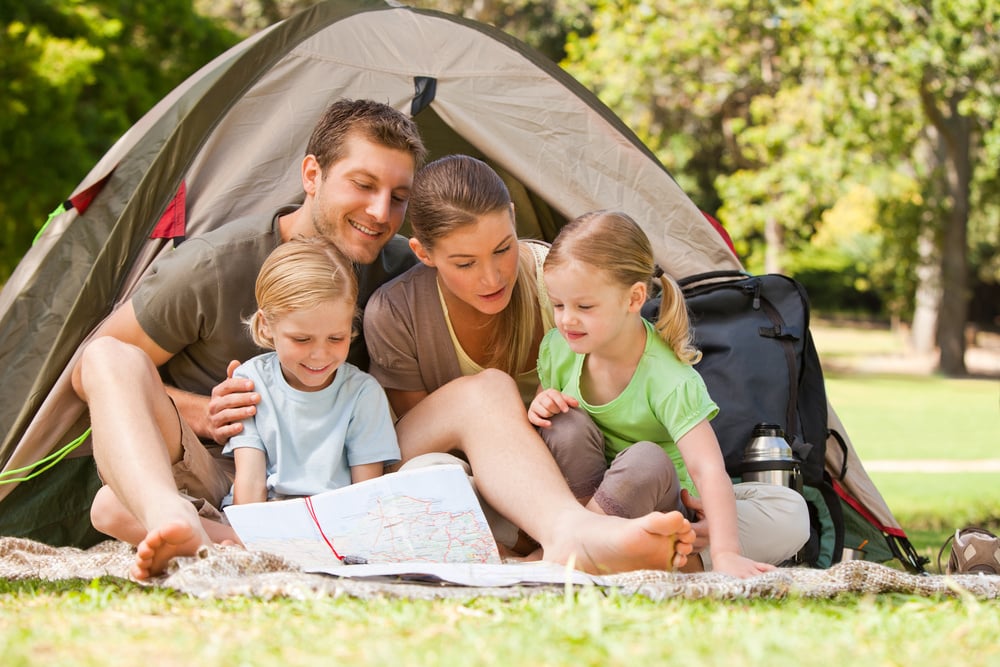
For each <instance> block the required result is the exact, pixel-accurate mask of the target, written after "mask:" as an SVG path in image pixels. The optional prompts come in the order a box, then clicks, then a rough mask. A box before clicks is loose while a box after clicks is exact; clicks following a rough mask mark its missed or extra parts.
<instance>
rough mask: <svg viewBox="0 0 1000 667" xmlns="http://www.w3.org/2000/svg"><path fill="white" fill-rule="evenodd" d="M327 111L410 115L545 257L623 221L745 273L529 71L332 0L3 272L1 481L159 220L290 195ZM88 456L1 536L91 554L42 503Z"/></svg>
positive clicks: (160, 118)
mask: <svg viewBox="0 0 1000 667" xmlns="http://www.w3.org/2000/svg"><path fill="white" fill-rule="evenodd" d="M340 97H349V98H361V97H365V98H371V99H375V100H378V101H381V102H385V103H388V104H390V105H392V106H393V107H395V108H397V109H399V110H401V111H403V112H413V113H414V114H415V115H414V119H415V120H416V122H417V124H418V125H419V127H420V130H421V134H422V135H423V137H424V140H425V142H426V144H427V146H428V149H429V152H430V158H431V159H433V158H435V157H439V156H441V155H445V154H449V153H459V152H461V153H469V154H472V155H476V156H478V157H480V158H482V159H484V160H486V161H488V162H489V163H490V164H491V165H493V166H494V168H496V169H497V171H498V172H499V173H500V174H501V176H503V177H504V179H505V181H506V182H507V184H508V186H509V187H510V189H511V193H512V196H513V198H514V201H515V207H516V211H517V223H518V231H519V233H520V234H521V235H522V236H524V237H532V238H541V239H544V240H549V241H551V240H552V239H553V238H554V237H555V235H556V233H557V232H558V230H559V227H560V226H561V225H562V224H564V223H565V221H566V220H568V219H571V218H573V217H575V216H577V215H579V214H581V213H584V212H586V211H590V210H594V209H604V208H618V209H622V210H625V211H627V212H628V213H630V214H631V215H632V216H633V217H634V218H635V219H636V220H637V221H638V222H639V224H640V225H641V226H642V228H643V229H644V230H645V231H646V233H647V234H648V235H649V237H650V240H651V242H652V244H653V248H654V254H655V256H656V260H657V263H658V264H659V265H660V266H662V267H663V268H664V270H665V271H666V272H667V273H669V274H670V275H672V276H674V277H677V278H679V277H683V276H686V275H691V274H695V273H702V272H705V271H709V270H720V269H740V268H741V266H740V262H739V260H738V258H737V257H736V255H735V253H734V252H733V251H732V248H731V245H730V242H729V240H728V236H725V237H724V235H722V234H720V233H719V232H717V231H716V229H715V228H714V227H713V225H712V224H710V220H709V219H707V218H706V217H705V216H704V215H703V214H702V213H701V212H700V211H699V210H698V208H697V207H696V206H695V205H694V204H693V202H692V201H691V200H690V199H689V198H688V197H687V195H686V194H685V193H684V192H683V191H682V190H681V189H680V188H679V186H678V185H677V183H676V182H675V181H674V179H673V178H672V177H671V176H670V174H669V173H668V172H667V171H666V169H664V167H663V166H662V165H661V164H660V163H659V161H658V160H657V159H656V158H655V156H654V155H653V154H652V153H651V152H650V151H649V149H648V148H647V147H646V146H644V145H643V144H642V142H641V141H640V140H639V139H638V138H637V137H636V136H635V135H634V133H633V132H632V131H631V130H629V129H628V127H627V126H625V124H624V123H622V121H621V120H620V119H618V118H617V117H616V116H615V115H614V113H613V112H611V111H610V110H609V109H608V108H607V107H606V106H605V105H604V104H603V103H601V102H600V101H599V100H598V99H597V97H596V96H595V95H593V94H592V93H590V92H589V91H588V90H586V89H585V88H584V87H583V86H582V85H580V84H579V82H577V81H575V80H574V79H573V78H572V77H570V76H569V75H568V74H567V73H566V72H564V71H563V70H561V69H560V68H559V67H558V66H557V65H555V64H554V63H552V62H551V61H549V60H548V59H546V58H545V57H544V56H542V55H540V54H538V53H537V52H535V51H533V50H532V49H531V48H529V47H528V46H526V45H524V44H523V43H521V42H519V41H517V40H516V39H514V38H512V37H510V36H509V35H506V34H505V33H502V32H500V31H498V30H496V29H494V28H491V27H489V26H486V25H483V24H479V23H475V22H472V21H469V20H466V19H462V18H460V17H456V16H452V15H448V14H443V13H440V12H436V11H431V10H418V9H413V8H408V7H404V6H400V5H399V4H398V3H395V2H382V1H375V0H327V1H326V2H321V3H319V4H316V5H314V6H313V7H311V8H309V9H306V10H304V11H302V12H300V13H299V14H296V15H295V16H293V17H291V18H289V19H287V20H286V21H283V22H281V23H278V24H276V25H274V26H271V27H270V28H268V29H267V30H265V31H262V32H261V33H258V34H257V35H255V36H253V37H252V38H249V39H247V40H244V41H243V42H241V43H240V44H238V45H236V46H234V47H233V48H231V49H230V50H229V51H227V52H225V53H223V54H222V55H220V56H218V57H217V58H215V59H214V60H213V61H212V62H210V63H209V64H207V65H205V66H204V67H203V68H201V69H200V70H199V71H198V72H196V73H195V74H194V75H192V76H191V77H190V78H189V79H187V80H186V81H185V82H184V83H183V84H181V85H180V86H178V87H177V88H176V89H175V90H174V91H172V92H171V93H170V94H168V95H167V96H166V97H164V99H163V100H161V101H160V102H159V103H158V104H157V105H156V106H154V107H153V109H151V110H150V111H149V112H148V113H147V114H146V115H145V116H143V118H142V119H140V120H139V121H138V122H137V123H136V124H135V125H134V126H133V127H132V128H131V129H130V130H129V131H128V132H127V133H126V134H125V135H123V136H122V138H121V139H120V140H119V141H118V142H117V143H116V144H115V145H114V146H113V147H112V148H111V149H110V150H109V151H108V152H107V153H106V154H105V156H104V157H103V158H102V159H101V160H100V161H99V162H98V163H97V164H96V165H95V166H94V168H93V169H92V170H91V172H90V173H89V174H87V176H86V177H85V178H84V179H83V180H82V181H81V183H80V185H79V186H78V187H77V188H76V190H75V191H74V193H73V194H72V195H71V196H70V198H69V199H70V200H71V201H72V200H73V199H74V198H78V200H79V201H84V200H89V201H88V205H87V206H86V207H80V209H72V208H71V209H69V210H67V211H66V212H64V213H62V214H60V215H58V216H56V217H55V218H54V219H53V220H52V222H51V223H50V224H49V225H48V227H47V228H46V229H45V231H44V233H42V234H41V235H40V237H39V239H38V241H37V242H36V244H35V245H34V246H33V247H32V248H31V250H30V251H29V252H28V253H27V254H26V255H25V257H24V259H23V260H22V261H21V263H20V264H19V265H18V267H17V269H16V270H15V272H14V274H13V275H12V277H11V279H10V280H9V281H8V283H7V284H6V286H5V287H4V289H3V291H2V293H0V392H2V393H0V436H2V441H0V463H2V464H3V470H4V471H5V472H7V471H11V470H16V469H19V468H21V467H24V466H29V465H30V464H32V463H34V462H35V461H38V460H39V459H41V458H43V457H44V456H46V455H48V454H49V453H51V452H53V451H54V450H56V449H58V448H59V447H60V446H62V445H63V444H65V443H67V442H69V441H71V440H72V439H74V438H76V437H77V436H79V435H80V434H82V433H84V432H85V430H86V428H87V426H88V419H87V414H86V410H85V406H84V405H83V404H82V403H81V401H79V399H77V398H76V396H75V395H74V394H73V392H72V390H71V388H70V384H69V377H70V369H71V368H72V364H73V363H74V361H75V359H76V355H78V354H79V349H80V348H81V345H82V344H83V343H84V342H86V340H87V339H88V337H89V336H90V335H92V333H93V331H94V329H95V328H96V327H97V326H98V325H99V324H100V322H101V321H102V320H103V318H105V317H107V315H108V314H109V313H110V312H112V310H113V309H114V308H115V307H116V306H117V305H118V304H120V303H122V302H123V301H125V300H127V299H128V297H129V296H130V294H131V293H132V291H133V289H134V288H135V286H136V284H137V283H138V282H139V281H140V280H141V279H142V277H143V276H144V275H145V273H146V272H147V271H148V269H149V266H150V264H151V263H152V262H153V260H154V259H155V258H156V257H157V256H159V255H160V254H161V253H163V252H166V251H167V250H169V249H170V248H171V247H173V243H174V241H172V240H170V239H167V238H150V237H151V235H152V236H170V234H166V235H157V234H153V232H154V228H155V227H156V225H157V222H158V221H160V220H161V219H163V218H164V216H165V214H169V211H168V208H169V207H170V206H171V203H173V204H174V206H180V208H179V210H178V209H176V208H175V209H174V210H173V213H176V214H177V215H176V216H170V215H168V216H167V217H168V218H169V219H173V220H175V221H178V222H181V221H182V223H183V232H182V234H183V235H184V236H186V237H188V238H190V237H193V236H197V235H199V234H203V233H205V232H207V231H209V230H211V229H214V228H216V227H218V226H219V225H221V224H224V223H225V222H226V221H228V220H231V219H234V218H236V217H239V216H242V215H246V214H251V213H260V212H265V211H269V210H271V209H273V206H274V205H276V204H281V203H286V202H289V201H294V200H296V199H298V198H300V197H301V182H300V178H299V164H300V162H301V159H302V156H303V154H304V150H305V145H306V142H307V140H308V135H309V133H310V131H311V129H312V127H313V125H314V124H315V121H316V119H317V118H318V117H319V116H320V114H321V113H322V111H323V110H324V109H325V108H326V106H327V105H328V104H329V103H330V102H331V101H333V100H334V99H337V98H340ZM177 196H179V197H180V198H179V199H175V197H177ZM406 230H407V228H406V227H405V226H404V230H403V231H404V233H405V232H406ZM88 454H89V450H88V449H87V447H86V446H84V447H82V448H81V449H80V450H79V451H78V452H74V455H75V456H77V457H78V458H77V459H74V462H73V463H72V465H73V471H72V472H73V474H68V471H64V472H63V473H62V474H54V473H52V472H51V471H50V472H47V473H45V474H43V475H40V476H39V477H37V478H35V479H32V480H31V481H28V482H22V483H21V484H20V485H18V484H2V485H0V534H5V535H30V536H31V537H32V538H33V539H41V540H45V541H51V542H54V543H60V542H65V543H68V544H77V545H79V546H86V545H87V544H86V543H87V542H88V541H89V540H90V539H91V538H90V537H84V536H81V535H80V531H78V530H75V529H74V528H72V526H75V525H76V524H78V523H79V522H80V517H81V516H85V514H82V511H81V506H80V505H81V502H80V499H79V498H77V497H76V496H74V495H73V494H68V493H67V494H62V493H57V492H55V493H54V492H53V486H54V487H55V489H59V488H60V487H59V485H64V486H66V485H69V484H70V483H71V482H70V481H68V480H73V482H72V484H74V485H75V487H74V488H77V489H78V488H80V484H81V482H80V481H79V478H80V476H81V475H82V476H84V477H87V479H88V480H89V485H87V484H84V485H83V486H84V487H85V488H89V489H93V488H96V473H95V471H94V469H93V463H92V458H90V457H89V456H88ZM64 464H65V463H61V464H59V465H64ZM65 465H69V464H65ZM859 468H860V466H859ZM869 484H870V481H869V480H862V482H861V485H862V487H863V488H865V489H868V485H869ZM15 489H16V490H17V493H12V492H13V491H15ZM870 491H871V495H872V496H873V497H877V491H874V487H873V486H872V487H871V488H870ZM15 503H16V505H17V509H18V511H17V512H12V511H10V507H11V506H12V505H13V504H15ZM84 504H85V503H84ZM889 518H891V514H890V515H889ZM883 520H884V521H885V520H886V519H885V518H884V517H883ZM39 526H48V527H49V528H47V529H44V530H39Z"/></svg>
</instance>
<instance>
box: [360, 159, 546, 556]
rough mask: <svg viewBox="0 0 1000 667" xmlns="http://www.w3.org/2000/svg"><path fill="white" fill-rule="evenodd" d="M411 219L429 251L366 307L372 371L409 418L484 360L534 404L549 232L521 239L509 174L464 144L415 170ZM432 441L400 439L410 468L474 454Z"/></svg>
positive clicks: (415, 246) (516, 540) (419, 244)
mask: <svg viewBox="0 0 1000 667" xmlns="http://www.w3.org/2000/svg"><path fill="white" fill-rule="evenodd" d="M409 220H410V225H411V226H412V229H413V236H412V238H411V239H410V248H411V249H412V250H413V252H414V254H415V255H416V256H417V258H418V259H419V260H420V262H421V263H420V264H418V265H417V266H415V267H413V268H412V269H410V270H409V271H407V272H406V273H405V274H403V275H401V276H399V277H398V278H396V279H395V280H393V281H391V282H389V283H387V284H385V285H383V286H382V287H381V288H380V289H379V290H378V291H377V292H376V293H375V294H374V295H373V296H372V298H371V300H370V301H369V303H368V306H367V307H366V308H365V331H366V335H367V336H368V338H367V344H368V351H369V355H370V357H371V365H370V367H369V372H370V373H371V374H372V375H374V376H375V378H376V379H377V380H378V381H379V382H380V383H381V385H382V387H383V388H384V389H385V391H386V395H387V396H388V398H389V404H390V405H391V406H392V409H393V411H394V412H395V414H396V416H397V417H398V418H400V422H401V424H405V421H406V420H405V417H406V415H407V413H409V412H410V410H411V409H412V408H413V407H414V406H416V405H417V404H418V403H420V402H421V401H423V400H424V399H425V398H426V397H427V396H428V395H430V394H431V393H432V392H434V391H435V390H437V389H439V388H440V387H442V386H444V385H446V384H448V383H449V382H451V381H452V380H455V379H457V378H460V377H463V376H472V375H477V374H479V373H481V372H482V371H483V370H485V369H497V370H500V371H503V372H504V373H506V374H507V375H509V376H511V377H512V378H514V380H515V382H516V383H517V387H518V391H519V393H520V395H521V401H522V402H523V403H524V404H525V406H527V405H529V404H530V403H531V400H532V398H533V397H534V395H535V391H536V389H537V388H538V374H537V372H536V369H535V366H536V360H537V358H538V345H539V343H540V342H541V339H542V336H543V334H544V333H545V331H547V330H548V329H550V328H552V327H553V326H554V322H553V319H552V306H551V305H550V304H549V300H548V296H547V295H546V292H545V284H544V282H543V278H542V265H543V263H544V261H545V255H546V253H547V252H548V244H546V243H543V242H540V241H519V240H518V238H517V229H516V223H515V218H514V204H513V202H512V201H511V197H510V192H509V191H508V189H507V186H506V185H505V184H504V182H503V180H502V179H501V178H500V176H499V175H498V174H497V173H496V172H495V171H494V170H493V169H492V168H491V167H490V166H489V165H487V164H486V163H484V162H482V161H481V160H477V159H475V158H472V157H469V156H466V155H450V156H447V157H443V158H441V159H439V160H436V161H435V162H432V163H430V164H428V165H427V166H426V167H424V168H423V169H422V170H421V171H420V172H419V173H418V174H417V176H416V178H415V179H414V183H413V189H412V191H411V195H410V202H409ZM469 418H470V419H474V418H475V416H474V415H469ZM424 447H425V444H424V443H423V442H422V441H419V440H413V439H401V440H400V448H401V451H402V455H403V461H404V462H406V461H410V460H411V459H414V458H415V457H418V456H419V457H420V458H419V459H418V460H416V461H414V462H413V463H410V464H408V465H407V468H413V467H418V466H422V465H434V464H440V463H459V464H462V465H464V462H463V461H462V460H461V459H458V458H456V457H453V456H449V455H447V454H445V453H443V452H437V453H436V455H433V454H432V455H427V454H430V452H428V451H426V449H424ZM422 455H423V456H422ZM466 470H467V472H468V467H466ZM483 509H484V511H485V512H486V515H487V519H488V520H489V522H490V526H491V528H492V529H493V532H494V535H495V536H496V538H497V541H498V542H499V543H500V545H501V547H506V548H508V549H511V550H513V551H515V552H519V553H524V552H525V551H528V550H530V549H531V547H532V546H533V544H532V541H531V540H529V539H527V537H526V536H525V535H523V534H519V531H518V530H517V529H516V528H515V527H514V526H513V525H512V524H510V523H509V522H507V521H506V520H504V519H502V518H501V517H499V516H497V515H496V514H495V512H493V510H492V509H491V508H490V507H489V506H484V508H483Z"/></svg>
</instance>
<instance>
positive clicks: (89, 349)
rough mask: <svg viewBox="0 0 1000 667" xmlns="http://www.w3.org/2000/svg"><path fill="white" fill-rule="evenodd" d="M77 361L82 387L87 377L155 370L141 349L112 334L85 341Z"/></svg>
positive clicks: (117, 375) (135, 374)
mask: <svg viewBox="0 0 1000 667" xmlns="http://www.w3.org/2000/svg"><path fill="white" fill-rule="evenodd" d="M79 363H80V376H81V382H82V384H83V385H84V387H86V385H87V382H88V379H89V378H95V377H101V376H104V375H109V374H110V375H113V376H114V377H116V378H123V377H135V376H137V375H142V374H146V373H155V371H156V369H155V367H154V366H153V361H152V360H151V359H150V358H149V356H148V355H147V354H146V353H145V352H144V351H143V350H142V349H140V348H139V347H136V346H135V345H132V344H131V343H125V342H123V341H120V340H118V339H117V338H114V337H112V336H101V337H100V338H95V339H94V340H92V341H90V342H89V343H87V346H86V347H85V348H84V349H83V352H82V353H81V355H80V361H79ZM102 381H103V378H102Z"/></svg>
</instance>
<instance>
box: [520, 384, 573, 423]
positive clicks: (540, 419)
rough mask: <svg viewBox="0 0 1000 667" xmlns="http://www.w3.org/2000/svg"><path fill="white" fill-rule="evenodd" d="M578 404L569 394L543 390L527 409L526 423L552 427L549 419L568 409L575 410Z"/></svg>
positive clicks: (554, 390) (555, 390)
mask: <svg viewBox="0 0 1000 667" xmlns="http://www.w3.org/2000/svg"><path fill="white" fill-rule="evenodd" d="M578 405H580V402H579V401H577V400H576V399H575V398H573V397H572V396H570V395H569V394H564V393H562V392H561V391H559V390H557V389H543V390H542V391H540V392H538V394H537V395H536V396H535V400H533V401H532V402H531V405H530V406H529V407H528V421H530V422H531V423H532V424H534V425H535V426H539V427H541V428H548V427H550V426H552V422H551V421H549V417H551V416H552V415H557V414H559V413H561V412H569V410H570V408H575V407H577V406H578Z"/></svg>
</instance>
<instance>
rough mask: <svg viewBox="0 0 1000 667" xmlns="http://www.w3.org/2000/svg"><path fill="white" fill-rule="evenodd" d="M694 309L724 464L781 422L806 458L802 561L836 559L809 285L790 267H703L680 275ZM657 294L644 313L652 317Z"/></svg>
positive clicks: (701, 366) (730, 464)
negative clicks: (753, 270) (756, 432)
mask: <svg viewBox="0 0 1000 667" xmlns="http://www.w3.org/2000/svg"><path fill="white" fill-rule="evenodd" d="M678 284H679V285H680V286H681V289H682V291H683V292H684V297H685V301H686V303H687V306H688V310H689V312H690V316H691V326H692V330H693V335H694V344H695V346H696V347H697V348H698V349H700V350H701V351H702V359H701V361H699V362H698V364H696V365H695V366H694V368H695V370H697V371H698V373H699V374H700V375H701V376H702V378H703V379H704V380H705V384H706V385H707V387H708V392H709V394H710V395H711V396H712V398H713V400H714V401H715V402H716V403H717V404H718V406H719V414H718V415H717V416H716V417H715V418H714V419H713V420H712V421H711V422H709V423H710V424H711V426H712V428H713V430H714V431H715V434H716V437H717V438H718V440H719V445H720V446H721V448H722V454H723V457H724V459H725V464H726V471H727V472H728V473H729V475H730V477H732V478H733V480H734V482H738V481H740V479H741V467H742V459H743V451H744V449H745V448H746V446H747V443H749V442H750V439H751V437H752V433H753V429H754V426H756V425H757V424H760V423H767V424H777V425H780V426H781V428H782V429H783V430H784V433H785V438H786V440H788V442H789V445H790V446H791V448H792V451H793V452H794V454H795V458H796V459H797V460H798V462H799V466H800V474H801V481H802V483H803V484H802V487H801V491H802V495H803V496H804V497H805V499H806V503H807V505H808V507H809V514H810V528H811V530H810V538H809V541H808V542H807V543H806V545H805V546H804V547H803V548H802V550H801V551H800V552H799V554H798V555H797V556H796V558H795V561H796V563H801V564H807V565H810V566H813V567H829V566H830V565H832V564H833V563H835V562H838V561H839V560H840V555H841V553H842V551H843V547H844V515H843V512H842V508H841V503H840V500H839V498H838V496H837V494H836V492H835V491H834V487H833V483H832V480H831V478H830V476H829V474H828V473H827V472H826V469H825V458H826V442H827V437H828V434H829V432H828V429H827V399H826V388H825V384H824V381H823V371H822V367H821V366H820V361H819V355H818V354H817V352H816V346H815V345H814V343H813V339H812V334H811V333H810V331H809V299H808V296H807V295H806V291H805V288H803V287H802V285H801V284H799V283H798V282H797V281H795V280H794V279H792V278H789V277H787V276H783V275H778V274H767V275H759V276H751V275H749V274H746V273H742V272H739V271H715V272H709V273H702V274H698V275H694V276H690V277H688V278H684V279H682V280H679V281H678ZM659 309H660V299H659V297H657V298H654V299H650V300H649V301H648V302H647V303H646V304H645V305H644V306H643V311H642V314H643V316H644V317H646V318H647V319H649V320H651V321H655V320H656V318H657V316H658V314H659Z"/></svg>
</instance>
